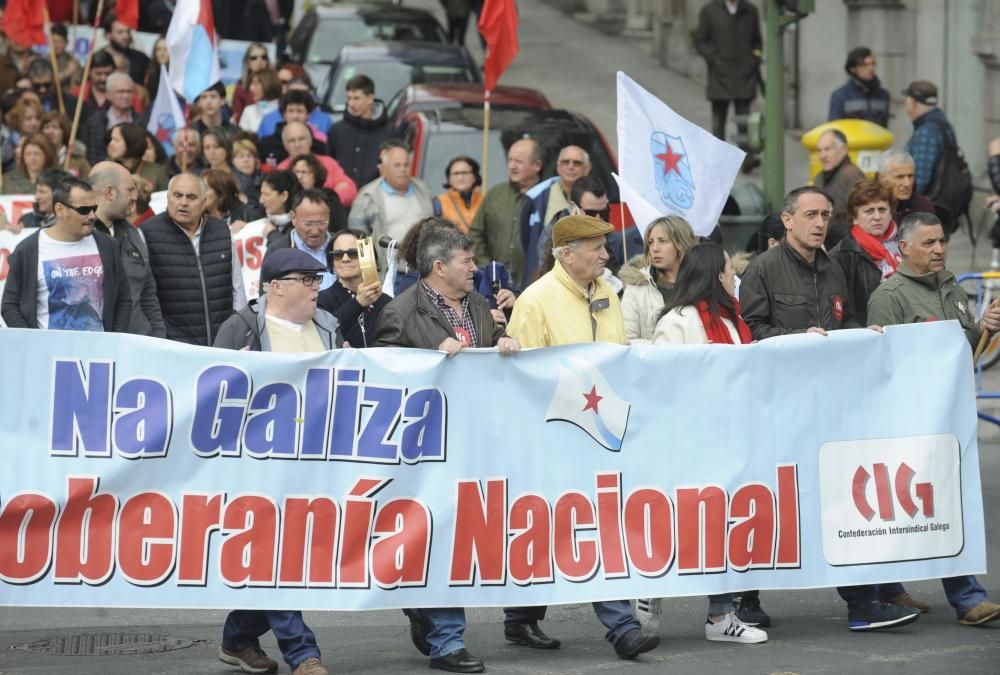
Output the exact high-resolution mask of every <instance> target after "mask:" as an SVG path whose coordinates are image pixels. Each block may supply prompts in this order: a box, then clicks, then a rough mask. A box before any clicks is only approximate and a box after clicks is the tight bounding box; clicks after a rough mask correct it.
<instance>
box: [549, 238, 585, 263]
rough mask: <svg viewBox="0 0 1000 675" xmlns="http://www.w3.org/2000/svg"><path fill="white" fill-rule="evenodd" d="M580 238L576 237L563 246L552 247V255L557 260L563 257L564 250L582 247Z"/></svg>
mask: <svg viewBox="0 0 1000 675" xmlns="http://www.w3.org/2000/svg"><path fill="white" fill-rule="evenodd" d="M580 241H581V240H580V239H574V240H573V241H570V242H566V243H565V244H563V245H562V246H553V247H552V257H553V258H555V259H556V260H561V259H562V254H563V252H564V251H575V250H576V249H578V248H579V247H580Z"/></svg>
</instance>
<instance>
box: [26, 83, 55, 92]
mask: <svg viewBox="0 0 1000 675" xmlns="http://www.w3.org/2000/svg"><path fill="white" fill-rule="evenodd" d="M31 88H32V89H34V90H35V91H48V90H49V89H51V88H52V82H51V81H50V82H32V83H31Z"/></svg>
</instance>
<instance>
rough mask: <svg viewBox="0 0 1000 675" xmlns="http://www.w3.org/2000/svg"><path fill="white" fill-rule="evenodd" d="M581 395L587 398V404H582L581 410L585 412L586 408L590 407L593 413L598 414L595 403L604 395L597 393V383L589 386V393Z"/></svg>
mask: <svg viewBox="0 0 1000 675" xmlns="http://www.w3.org/2000/svg"><path fill="white" fill-rule="evenodd" d="M583 397H584V398H585V399H587V405H585V406H583V411H582V412H587V411H588V410H591V409H592V410H593V411H594V412H595V413H597V414H600V411H599V410H598V409H597V404H598V402H599V401H600V400H601V399H603V398H604V397H603V396H598V395H597V385H594V386H593V387H591V388H590V393H589V394H583Z"/></svg>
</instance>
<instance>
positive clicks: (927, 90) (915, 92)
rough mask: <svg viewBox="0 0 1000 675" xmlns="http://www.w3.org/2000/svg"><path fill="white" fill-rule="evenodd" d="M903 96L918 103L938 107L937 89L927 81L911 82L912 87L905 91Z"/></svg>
mask: <svg viewBox="0 0 1000 675" xmlns="http://www.w3.org/2000/svg"><path fill="white" fill-rule="evenodd" d="M903 96H909V97H910V98H912V99H913V100H914V101H916V102H917V103H923V104H924V105H937V103H938V90H937V87H936V86H934V84H932V83H930V82H928V81H927V80H917V81H916V82H910V85H909V86H908V87H907V88H906V89H904V90H903Z"/></svg>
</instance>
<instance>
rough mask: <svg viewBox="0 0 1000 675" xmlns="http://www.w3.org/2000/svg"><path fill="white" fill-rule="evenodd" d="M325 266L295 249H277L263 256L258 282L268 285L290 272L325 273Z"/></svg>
mask: <svg viewBox="0 0 1000 675" xmlns="http://www.w3.org/2000/svg"><path fill="white" fill-rule="evenodd" d="M325 271H326V266H325V265H323V263H321V262H320V261H318V260H316V258H314V257H312V256H311V255H309V254H308V253H306V252H305V251H300V250H299V249H297V248H279V249H278V250H277V251H271V252H270V253H268V254H267V255H266V256H264V264H262V265H261V266H260V282H261V283H262V284H269V283H271V282H272V281H274V280H275V279H280V278H281V277H283V276H285V275H286V274H289V273H290V272H309V273H316V272H325Z"/></svg>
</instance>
